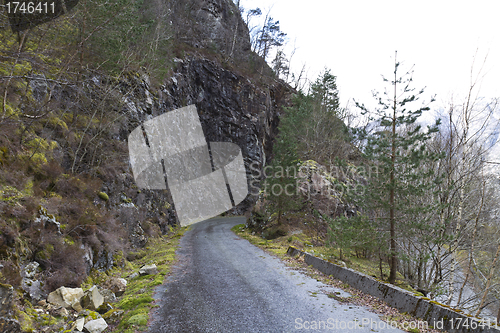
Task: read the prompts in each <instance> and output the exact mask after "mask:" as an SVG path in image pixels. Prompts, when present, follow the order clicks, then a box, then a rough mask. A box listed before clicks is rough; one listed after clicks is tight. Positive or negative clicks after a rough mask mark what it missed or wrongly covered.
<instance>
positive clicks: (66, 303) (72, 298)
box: [47, 287, 84, 311]
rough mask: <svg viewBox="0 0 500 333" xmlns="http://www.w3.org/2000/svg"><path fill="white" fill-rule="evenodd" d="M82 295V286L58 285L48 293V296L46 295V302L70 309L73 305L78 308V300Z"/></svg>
mask: <svg viewBox="0 0 500 333" xmlns="http://www.w3.org/2000/svg"><path fill="white" fill-rule="evenodd" d="M83 295H84V294H83V289H82V288H66V287H60V288H59V289H56V290H55V291H53V292H51V293H50V294H49V297H47V302H49V303H51V304H53V305H56V306H62V307H64V308H66V309H70V308H72V307H74V306H76V307H77V308H79V307H80V300H81V298H82V297H83ZM75 310H77V309H75ZM77 311H78V310H77Z"/></svg>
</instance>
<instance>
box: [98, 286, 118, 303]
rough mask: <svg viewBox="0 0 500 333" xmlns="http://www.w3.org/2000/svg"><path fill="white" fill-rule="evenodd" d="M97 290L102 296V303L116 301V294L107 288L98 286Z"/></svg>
mask: <svg viewBox="0 0 500 333" xmlns="http://www.w3.org/2000/svg"><path fill="white" fill-rule="evenodd" d="M99 292H100V293H101V295H102V297H104V303H113V302H116V294H115V293H114V292H112V291H111V290H109V289H103V288H99Z"/></svg>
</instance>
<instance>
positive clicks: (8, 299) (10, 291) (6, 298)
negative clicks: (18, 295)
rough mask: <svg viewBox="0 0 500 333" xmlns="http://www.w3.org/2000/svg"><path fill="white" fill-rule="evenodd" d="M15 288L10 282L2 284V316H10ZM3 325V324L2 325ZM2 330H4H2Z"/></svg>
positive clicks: (0, 311) (0, 314)
mask: <svg viewBox="0 0 500 333" xmlns="http://www.w3.org/2000/svg"><path fill="white" fill-rule="evenodd" d="M13 296H14V288H13V287H12V286H11V285H8V284H0V316H2V317H4V316H5V317H9V315H10V312H11V310H12V297H13ZM0 327H1V326H0ZM0 332H3V331H2V330H0Z"/></svg>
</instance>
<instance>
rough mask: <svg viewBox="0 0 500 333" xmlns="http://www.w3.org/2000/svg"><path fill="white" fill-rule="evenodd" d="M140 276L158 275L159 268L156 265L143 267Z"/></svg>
mask: <svg viewBox="0 0 500 333" xmlns="http://www.w3.org/2000/svg"><path fill="white" fill-rule="evenodd" d="M139 274H140V275H156V274H158V268H156V265H155V264H152V265H145V266H142V267H141V269H140V270H139Z"/></svg>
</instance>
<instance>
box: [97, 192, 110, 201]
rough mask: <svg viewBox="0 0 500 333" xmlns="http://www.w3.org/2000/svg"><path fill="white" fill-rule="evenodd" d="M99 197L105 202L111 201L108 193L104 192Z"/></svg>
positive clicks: (98, 194)
mask: <svg viewBox="0 0 500 333" xmlns="http://www.w3.org/2000/svg"><path fill="white" fill-rule="evenodd" d="M97 196H98V197H99V198H101V199H102V200H104V201H108V200H109V196H108V195H107V194H106V193H104V192H99V193H97Z"/></svg>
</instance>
